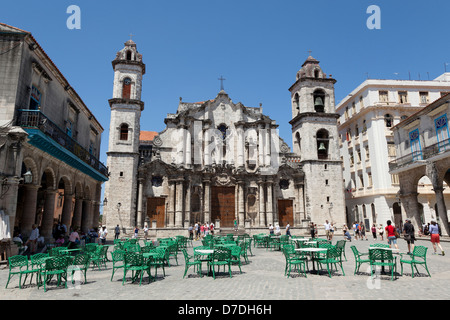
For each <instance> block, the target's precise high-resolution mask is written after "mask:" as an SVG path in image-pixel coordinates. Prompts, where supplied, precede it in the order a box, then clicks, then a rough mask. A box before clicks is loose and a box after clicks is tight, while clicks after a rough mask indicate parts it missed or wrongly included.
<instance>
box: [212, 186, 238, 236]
mask: <svg viewBox="0 0 450 320" xmlns="http://www.w3.org/2000/svg"><path fill="white" fill-rule="evenodd" d="M235 205H236V204H235V189H234V187H212V190H211V219H212V221H213V222H215V220H216V219H219V220H220V227H221V228H232V227H233V226H234V218H235V208H236V207H235ZM205 222H207V221H205ZM210 222H211V221H210Z"/></svg>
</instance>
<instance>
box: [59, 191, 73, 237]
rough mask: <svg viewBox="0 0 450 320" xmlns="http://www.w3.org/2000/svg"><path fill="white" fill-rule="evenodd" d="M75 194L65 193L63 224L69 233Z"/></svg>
mask: <svg viewBox="0 0 450 320" xmlns="http://www.w3.org/2000/svg"><path fill="white" fill-rule="evenodd" d="M72 202H73V194H67V193H64V204H63V210H62V215H61V223H62V224H64V225H65V226H66V227H67V231H68V230H69V227H70V219H71V218H72V211H73V203H72Z"/></svg>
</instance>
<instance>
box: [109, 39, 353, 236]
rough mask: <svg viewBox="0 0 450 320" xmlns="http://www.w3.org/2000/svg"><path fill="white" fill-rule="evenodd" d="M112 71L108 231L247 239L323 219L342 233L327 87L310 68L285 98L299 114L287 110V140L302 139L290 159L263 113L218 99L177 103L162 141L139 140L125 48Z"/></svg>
mask: <svg viewBox="0 0 450 320" xmlns="http://www.w3.org/2000/svg"><path fill="white" fill-rule="evenodd" d="M113 66H114V70H115V80H114V98H113V99H112V100H110V104H111V124H110V141H109V150H108V167H109V170H110V173H111V174H110V177H109V181H108V182H107V183H106V187H105V196H106V197H107V199H108V206H107V207H105V210H104V218H105V221H106V222H105V223H106V225H107V227H108V228H109V229H111V228H114V227H115V226H116V225H119V226H120V227H121V228H123V230H124V231H125V232H131V230H132V229H134V227H135V226H138V227H139V228H141V227H142V226H144V225H145V224H147V225H148V226H149V227H150V228H151V230H152V231H153V232H157V233H154V234H158V235H161V234H170V232H179V231H180V230H182V229H184V230H185V229H186V228H187V227H188V226H189V225H193V224H194V223H195V222H201V223H211V222H212V223H214V224H215V227H216V229H219V230H224V229H233V228H234V225H235V223H236V224H237V226H238V228H239V229H241V230H242V229H245V230H246V231H247V232H250V233H251V232H259V231H261V229H266V228H267V227H268V226H269V224H272V225H276V224H279V225H280V226H281V227H285V226H286V225H287V224H288V223H289V224H290V225H291V227H293V228H294V229H295V228H305V227H307V226H308V224H309V223H310V222H311V221H315V222H316V223H318V224H319V225H322V224H323V222H324V221H325V219H328V220H330V221H334V222H335V223H336V224H340V225H342V224H343V223H344V217H345V211H344V203H343V199H344V196H343V186H342V169H341V162H340V158H339V149H338V145H337V140H336V139H337V121H336V119H337V116H336V114H335V113H334V88H333V85H334V83H335V80H334V79H331V77H330V78H326V76H325V75H324V74H323V72H322V71H321V69H320V67H319V66H318V61H317V60H315V59H313V58H311V57H310V58H308V60H307V61H306V62H305V64H304V65H303V67H302V69H301V71H300V72H299V75H298V76H297V79H296V80H297V81H296V82H295V84H294V85H293V86H292V87H291V89H290V90H291V92H292V97H293V105H294V104H298V101H296V100H295V99H297V98H298V97H300V99H299V100H300V101H301V104H302V108H300V109H297V108H296V107H293V120H292V121H291V125H292V128H293V136H294V137H297V138H298V137H300V136H301V138H302V145H301V149H300V148H298V149H297V147H295V148H296V149H295V152H291V150H290V148H289V146H288V145H287V144H286V143H285V141H284V140H283V139H282V138H280V137H279V135H278V130H277V128H278V124H277V123H276V122H275V121H274V120H273V119H271V118H270V117H268V116H267V115H264V114H263V111H262V108H261V106H260V107H247V106H245V105H243V104H242V103H240V102H238V103H235V102H233V101H232V100H231V98H230V97H229V95H228V94H227V93H226V92H225V91H224V90H221V91H220V92H219V93H218V94H217V96H216V97H215V98H214V99H211V100H206V101H202V102H195V103H189V102H184V101H182V99H181V98H180V102H179V104H178V109H177V111H176V113H173V114H168V115H167V117H166V119H165V120H164V122H165V124H166V128H165V129H164V130H163V131H162V132H159V133H157V132H148V131H141V130H140V116H141V112H142V111H143V105H144V104H143V102H141V101H140V100H139V99H140V95H141V79H142V75H143V74H144V72H145V65H144V64H143V62H142V55H140V54H139V53H138V52H137V48H136V44H135V43H134V42H133V41H131V40H130V41H128V42H127V43H125V48H124V49H123V50H121V51H120V52H119V53H118V54H117V57H116V59H115V60H114V62H113ZM316 69H320V74H318V73H317V72H315V70H316ZM311 72H312V73H311ZM310 73H311V74H310ZM317 94H319V96H320V97H321V98H323V100H322V105H321V106H319V104H320V102H319V101H318V100H315V98H317V97H316V96H315V95H317ZM303 231H306V229H304V230H303Z"/></svg>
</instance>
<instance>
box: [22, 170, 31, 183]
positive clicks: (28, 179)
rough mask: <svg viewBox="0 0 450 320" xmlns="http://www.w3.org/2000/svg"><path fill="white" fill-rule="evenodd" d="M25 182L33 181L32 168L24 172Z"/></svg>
mask: <svg viewBox="0 0 450 320" xmlns="http://www.w3.org/2000/svg"><path fill="white" fill-rule="evenodd" d="M23 182H24V183H25V184H30V183H33V174H32V173H31V171H30V170H28V171H27V172H25V173H24V174H23Z"/></svg>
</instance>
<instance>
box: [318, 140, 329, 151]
mask: <svg viewBox="0 0 450 320" xmlns="http://www.w3.org/2000/svg"><path fill="white" fill-rule="evenodd" d="M319 151H327V148H325V143H323V142H321V143H320V145H319Z"/></svg>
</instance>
